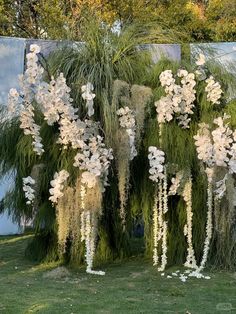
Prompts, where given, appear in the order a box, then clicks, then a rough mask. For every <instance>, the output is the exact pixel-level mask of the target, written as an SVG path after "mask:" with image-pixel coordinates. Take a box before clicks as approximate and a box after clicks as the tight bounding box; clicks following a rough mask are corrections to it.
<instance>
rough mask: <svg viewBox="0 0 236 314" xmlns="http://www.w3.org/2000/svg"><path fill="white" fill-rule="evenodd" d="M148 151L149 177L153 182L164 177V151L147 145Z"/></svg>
mask: <svg viewBox="0 0 236 314" xmlns="http://www.w3.org/2000/svg"><path fill="white" fill-rule="evenodd" d="M148 151H149V154H148V159H149V165H150V169H149V173H150V176H149V179H151V180H152V181H154V182H158V181H159V179H163V178H164V162H165V153H164V152H163V151H162V150H160V149H158V148H157V147H155V146H149V148H148Z"/></svg>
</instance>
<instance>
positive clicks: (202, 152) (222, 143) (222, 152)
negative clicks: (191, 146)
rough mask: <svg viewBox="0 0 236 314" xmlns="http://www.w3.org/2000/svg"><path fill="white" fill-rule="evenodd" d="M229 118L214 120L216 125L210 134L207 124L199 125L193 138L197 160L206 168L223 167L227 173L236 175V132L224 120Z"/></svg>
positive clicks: (225, 116)
mask: <svg viewBox="0 0 236 314" xmlns="http://www.w3.org/2000/svg"><path fill="white" fill-rule="evenodd" d="M229 118H230V116H227V115H224V117H223V118H222V117H219V118H216V119H215V120H214V124H216V125H217V128H215V129H214V130H213V131H212V132H210V127H209V125H208V124H205V123H202V124H200V125H199V126H200V128H199V130H198V132H197V135H195V136H194V139H195V145H196V146H197V153H198V158H199V159H200V160H202V161H203V162H204V163H205V164H206V166H207V167H213V166H218V167H225V168H228V171H229V173H236V131H234V132H233V131H232V130H231V129H230V128H229V126H228V123H225V120H227V119H229Z"/></svg>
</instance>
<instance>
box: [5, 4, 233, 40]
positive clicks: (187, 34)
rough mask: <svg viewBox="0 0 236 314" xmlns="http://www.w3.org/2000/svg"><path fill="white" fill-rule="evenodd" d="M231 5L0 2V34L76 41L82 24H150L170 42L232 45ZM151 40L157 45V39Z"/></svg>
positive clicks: (156, 37)
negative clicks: (171, 37) (116, 22)
mask: <svg viewBox="0 0 236 314" xmlns="http://www.w3.org/2000/svg"><path fill="white" fill-rule="evenodd" d="M235 14H236V4H235V1H230V0H209V1H193V0H172V1H165V0H160V1H154V0H135V1H134V0H119V1H118V0H109V1H108V0H104V1H103V0H68V1H63V0H37V1H36V0H24V1H20V0H17V1H9V0H0V33H1V35H7V36H18V37H33V38H48V39H74V40H79V39H81V35H82V33H83V31H82V29H81V28H82V26H83V24H84V21H86V20H90V21H91V20H94V19H98V20H100V22H102V23H106V24H108V25H112V24H113V23H114V22H115V21H120V22H121V23H122V24H127V23H128V24H131V23H135V24H140V25H142V26H144V25H146V24H150V23H151V25H152V29H153V32H154V33H155V32H157V31H159V29H160V28H162V29H164V30H166V32H167V33H171V32H175V33H178V34H179V36H177V37H175V38H173V42H176V41H184V42H188V41H205V42H206V41H234V40H235V38H236V20H235ZM151 41H153V42H160V41H161V40H160V38H159V37H158V36H154V37H153V38H152V40H151Z"/></svg>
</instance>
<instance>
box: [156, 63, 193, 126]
mask: <svg viewBox="0 0 236 314" xmlns="http://www.w3.org/2000/svg"><path fill="white" fill-rule="evenodd" d="M177 77H178V78H179V79H180V83H181V84H180V85H178V84H176V80H175V78H174V76H173V73H172V71H171V70H166V71H164V72H162V73H161V74H160V76H159V79H160V83H161V86H163V87H164V88H165V93H166V96H163V97H161V98H160V99H159V100H158V101H156V102H155V106H156V111H157V120H158V122H159V123H165V122H169V121H171V120H172V119H173V118H174V115H175V114H177V119H178V120H179V125H180V126H181V127H182V128H185V129H186V128H189V122H190V121H191V119H190V118H189V115H191V114H193V110H192V109H193V107H194V101H195V98H196V96H195V93H196V90H195V89H194V87H195V85H196V81H195V76H194V74H193V73H188V72H187V71H186V70H182V69H180V70H178V72H177Z"/></svg>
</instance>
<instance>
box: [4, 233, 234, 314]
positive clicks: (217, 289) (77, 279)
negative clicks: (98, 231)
mask: <svg viewBox="0 0 236 314" xmlns="http://www.w3.org/2000/svg"><path fill="white" fill-rule="evenodd" d="M29 237H30V236H21V237H5V238H4V237H0V313H4V314H5V313H6V314H7V313H11V314H21V313H55V314H61V313H62V314H64V313H65V314H67V313H68V314H72V313H74V314H75V313H91V314H93V313H121V314H126V313H150V314H152V313H160V314H161V313H191V314H196V313H199V314H208V313H209V314H215V313H216V314H218V313H219V314H220V313H236V274H235V273H226V272H218V273H211V274H210V276H211V277H212V279H211V280H205V279H200V280H199V279H195V278H192V279H189V280H188V281H187V282H186V283H183V282H181V281H180V280H179V279H178V278H173V279H167V278H163V277H161V275H160V274H159V273H158V272H157V270H156V268H154V267H153V266H152V265H151V261H146V260H143V259H141V258H139V259H138V258H133V259H130V260H128V261H126V262H122V263H113V264H110V265H106V266H104V267H103V268H102V269H103V270H105V271H106V275H105V276H103V277H99V276H91V275H87V274H86V273H85V269H84V268H81V269H79V270H77V271H72V270H70V274H69V276H67V277H65V278H59V279H58V278H48V277H45V274H48V272H49V271H50V270H51V269H53V268H55V267H57V266H58V265H57V264H55V263H54V264H41V265H37V264H33V263H32V262H30V261H28V260H27V259H25V258H24V249H25V246H26V243H27V241H28V240H29ZM173 270H175V269H171V270H168V271H169V272H170V273H171V272H172V271H173Z"/></svg>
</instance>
